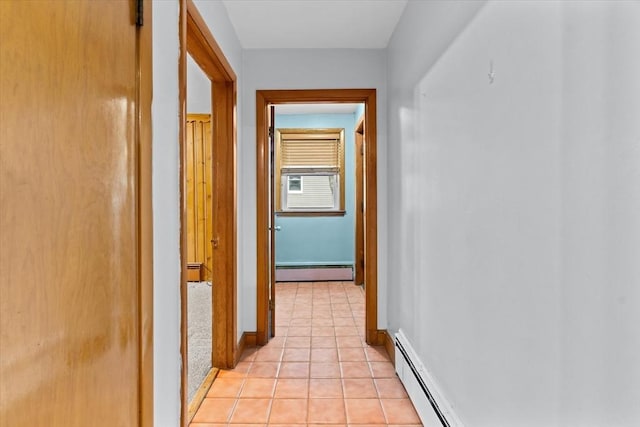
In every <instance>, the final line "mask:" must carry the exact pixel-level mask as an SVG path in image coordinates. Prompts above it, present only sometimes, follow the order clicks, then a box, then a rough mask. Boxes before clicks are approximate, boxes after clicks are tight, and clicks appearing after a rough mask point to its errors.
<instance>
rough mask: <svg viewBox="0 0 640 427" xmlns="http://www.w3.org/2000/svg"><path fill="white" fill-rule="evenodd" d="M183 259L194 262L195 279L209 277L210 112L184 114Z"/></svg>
mask: <svg viewBox="0 0 640 427" xmlns="http://www.w3.org/2000/svg"><path fill="white" fill-rule="evenodd" d="M186 131H187V132H186V133H187V140H186V179H187V263H188V266H189V268H190V269H191V267H192V266H195V265H198V266H201V267H200V268H198V272H199V274H198V279H197V280H198V281H200V280H212V271H213V245H212V244H211V242H212V240H213V218H212V216H213V190H212V183H213V157H212V153H211V152H212V148H213V147H212V146H213V144H212V142H211V115H210V114H187V129H186Z"/></svg>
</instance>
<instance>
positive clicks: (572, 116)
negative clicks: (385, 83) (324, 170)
mask: <svg viewBox="0 0 640 427" xmlns="http://www.w3.org/2000/svg"><path fill="white" fill-rule="evenodd" d="M638 52H640V6H639V4H638V3H632V2H607V3H604V2H603V3H599V2H577V1H576V2H566V3H560V2H489V3H488V4H486V5H485V4H483V3H479V2H449V1H439V2H438V1H432V2H417V1H416V2H409V4H408V5H407V8H406V10H405V12H404V15H403V17H402V19H401V21H400V24H399V27H398V28H397V30H396V32H395V33H394V35H393V37H392V40H391V43H390V45H389V48H388V66H389V138H388V140H389V149H388V152H389V161H388V176H389V181H388V191H389V206H390V208H389V222H388V224H389V228H388V234H389V249H388V254H389V265H391V266H394V267H393V271H399V272H400V275H399V277H395V278H393V280H392V278H391V277H390V279H389V283H390V285H389V289H388V299H389V308H388V317H389V328H390V329H391V330H397V329H399V328H402V329H403V330H404V331H405V333H406V334H407V336H408V337H409V339H410V340H411V342H412V345H413V346H414V347H415V349H416V350H417V352H418V353H419V355H420V357H421V359H422V362H423V363H424V364H425V366H426V367H427V369H428V370H429V371H430V372H431V374H432V376H433V377H434V379H435V380H436V382H437V383H438V384H439V386H440V388H441V389H442V391H443V394H444V395H445V397H446V398H447V399H448V400H449V402H450V403H451V404H452V406H453V407H454V409H455V411H456V413H457V415H458V416H459V418H460V419H461V420H462V422H463V423H464V424H465V425H467V426H602V425H609V426H616V425H619V426H631V425H639V424H640V405H638V404H637V403H638V402H640V364H639V363H638V361H639V360H640V334H638V330H637V325H638V324H640V263H638V262H637V259H636V258H637V256H638V253H640V197H638V194H640V148H639V147H640V120H638V117H640V79H638V76H639V75H640V55H638ZM491 63H492V64H493V78H494V81H493V83H490V81H489V80H490V78H489V73H490V67H491Z"/></svg>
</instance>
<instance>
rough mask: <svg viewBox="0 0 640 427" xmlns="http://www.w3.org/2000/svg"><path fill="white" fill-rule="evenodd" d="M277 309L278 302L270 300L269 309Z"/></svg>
mask: <svg viewBox="0 0 640 427" xmlns="http://www.w3.org/2000/svg"><path fill="white" fill-rule="evenodd" d="M275 309H276V302H275V301H274V300H272V299H270V300H269V310H271V311H273V310H275Z"/></svg>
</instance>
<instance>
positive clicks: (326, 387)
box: [309, 378, 343, 399]
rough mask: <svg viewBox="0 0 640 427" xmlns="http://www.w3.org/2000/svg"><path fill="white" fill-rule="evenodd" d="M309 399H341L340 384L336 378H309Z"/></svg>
mask: <svg viewBox="0 0 640 427" xmlns="http://www.w3.org/2000/svg"><path fill="white" fill-rule="evenodd" d="M309 397H310V398H318V399H326V398H336V399H337V398H340V399H341V398H342V397H343V393H342V382H341V381H340V380H339V379H337V378H311V379H310V380H309Z"/></svg>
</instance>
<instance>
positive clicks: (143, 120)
mask: <svg viewBox="0 0 640 427" xmlns="http://www.w3.org/2000/svg"><path fill="white" fill-rule="evenodd" d="M152 6H153V5H152V1H151V0H143V10H145V11H147V13H146V15H147V16H145V17H144V23H143V25H142V26H139V27H138V55H139V57H138V61H139V71H140V72H139V73H138V76H137V79H138V102H137V103H136V104H137V109H138V111H136V120H137V124H136V127H137V129H136V131H137V132H136V137H137V139H138V141H137V146H138V147H137V148H138V153H137V154H138V155H137V157H138V162H137V176H138V191H137V193H138V194H137V197H138V202H137V203H138V206H137V208H138V215H137V217H138V218H137V220H138V232H139V239H140V240H139V243H138V250H139V255H138V272H139V281H140V282H139V291H138V298H139V300H138V347H139V353H138V363H139V368H138V375H139V380H138V383H139V387H140V391H139V393H140V397H139V404H140V412H139V414H140V415H139V417H140V418H139V424H140V426H142V427H152V426H153V424H154V420H153V199H152V191H151V188H152V150H151V147H152V140H153V138H152V131H151V129H152V126H151V103H152V99H153V57H152V44H153V35H152V15H153V14H152V10H151V9H152Z"/></svg>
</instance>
